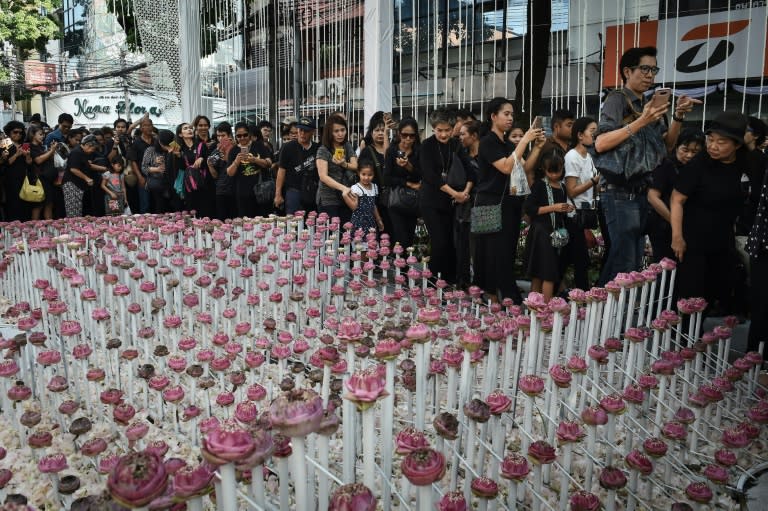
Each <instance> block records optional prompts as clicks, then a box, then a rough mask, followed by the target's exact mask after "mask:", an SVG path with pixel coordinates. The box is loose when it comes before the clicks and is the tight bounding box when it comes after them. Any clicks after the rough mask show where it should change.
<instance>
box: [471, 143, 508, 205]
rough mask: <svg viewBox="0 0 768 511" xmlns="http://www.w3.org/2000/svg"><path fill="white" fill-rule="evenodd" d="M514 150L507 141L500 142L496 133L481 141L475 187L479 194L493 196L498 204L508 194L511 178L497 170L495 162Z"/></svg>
mask: <svg viewBox="0 0 768 511" xmlns="http://www.w3.org/2000/svg"><path fill="white" fill-rule="evenodd" d="M514 150H515V144H513V143H512V142H510V141H509V140H506V139H505V140H500V139H499V137H498V135H496V133H494V132H490V133H488V134H487V135H486V136H484V137H483V138H481V139H480V148H479V150H478V153H477V162H478V168H477V178H478V181H477V185H476V186H475V189H476V190H477V193H478V194H484V195H492V196H494V197H495V198H496V202H497V203H498V202H499V201H500V200H501V198H502V196H503V195H504V194H505V193H507V187H508V186H509V176H508V175H507V174H504V173H502V172H500V171H499V170H498V169H496V167H494V166H493V162H495V161H499V160H502V159H504V158H507V157H509V155H510V154H512V152H513V151H514ZM492 202H493V201H492Z"/></svg>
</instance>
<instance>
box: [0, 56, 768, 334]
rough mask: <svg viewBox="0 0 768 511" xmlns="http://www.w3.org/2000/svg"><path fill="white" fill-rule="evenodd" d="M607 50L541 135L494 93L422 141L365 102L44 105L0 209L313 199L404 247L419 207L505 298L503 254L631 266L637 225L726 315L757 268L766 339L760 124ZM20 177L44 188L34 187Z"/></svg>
mask: <svg viewBox="0 0 768 511" xmlns="http://www.w3.org/2000/svg"><path fill="white" fill-rule="evenodd" d="M619 67H620V73H621V78H622V80H623V86H622V87H620V88H618V89H616V90H614V91H612V92H610V93H609V94H608V95H607V96H606V98H605V100H604V103H603V105H602V108H601V111H600V115H599V117H597V118H593V117H580V118H575V116H574V114H573V113H572V112H570V111H567V110H557V111H555V112H553V115H552V116H551V133H550V136H546V133H545V130H544V129H543V128H542V126H541V122H540V120H539V118H535V119H534V120H533V121H532V122H531V126H530V127H528V128H526V127H522V126H520V125H518V124H515V112H514V110H513V106H512V102H511V101H509V100H507V99H505V98H494V99H492V100H490V101H489V102H488V104H487V106H486V107H485V108H484V111H485V114H486V118H485V119H483V120H482V121H479V120H476V119H475V117H474V115H473V114H472V113H471V112H468V111H448V110H443V109H437V110H435V111H433V112H432V113H431V114H430V116H429V123H430V128H431V130H430V132H431V135H430V136H429V137H426V138H425V139H424V140H422V138H423V137H422V134H423V133H424V132H425V130H424V129H423V128H424V127H423V126H419V123H418V122H417V121H416V120H415V119H413V118H407V117H406V118H402V119H399V120H398V121H395V120H394V119H393V118H392V116H391V115H390V114H388V113H384V112H378V113H376V114H375V115H374V116H373V117H372V118H371V119H370V121H369V123H368V126H367V130H366V133H365V136H364V138H363V140H362V141H361V143H360V144H359V145H358V146H357V147H355V146H353V144H352V143H351V142H350V138H349V129H348V125H347V120H346V118H345V116H344V114H343V113H340V112H337V113H334V114H332V115H330V116H328V117H327V118H326V119H325V122H324V125H323V126H322V129H321V130H318V126H317V125H316V120H315V119H312V118H307V117H302V118H289V119H286V120H285V121H284V122H283V123H282V125H281V126H280V132H279V140H273V139H272V132H273V130H274V127H273V126H272V125H271V124H270V123H269V122H266V121H264V122H262V123H260V124H258V125H251V124H248V123H245V122H238V123H236V124H235V125H234V126H232V125H230V124H229V123H228V122H222V123H220V124H218V125H216V126H215V127H214V126H212V124H211V122H210V120H209V119H208V118H207V117H205V116H202V115H200V116H197V117H196V118H195V119H194V120H192V122H190V123H187V122H184V123H181V124H179V125H178V126H177V127H176V130H175V132H172V131H169V130H164V129H161V130H157V129H155V127H154V126H153V123H152V121H151V119H150V118H149V117H147V116H145V117H142V118H141V119H139V120H138V121H137V122H136V123H134V124H129V122H128V121H126V120H124V119H117V120H115V121H114V123H113V126H112V127H104V128H102V129H99V130H91V131H89V130H85V129H74V128H73V118H72V116H70V115H68V114H62V115H61V116H59V119H58V123H57V126H56V128H55V129H54V130H53V131H50V130H47V129H46V127H45V126H43V125H41V123H40V122H39V118H38V120H37V122H34V123H31V124H30V126H28V127H27V126H25V125H24V124H23V123H21V122H18V121H11V122H10V123H8V124H7V125H6V126H5V127H4V133H5V135H6V136H7V140H5V141H4V142H3V146H4V148H3V151H2V156H1V157H0V175H2V178H3V189H4V220H6V221H12V220H29V219H48V218H56V217H61V216H68V217H70V216H81V215H96V216H100V215H119V214H128V213H130V212H134V213H150V212H151V213H164V212H170V211H178V210H194V211H195V213H196V214H197V215H198V216H199V217H210V218H218V219H220V220H227V219H230V218H233V217H236V216H250V217H253V216H261V215H269V214H274V213H277V214H287V215H293V214H295V213H296V212H297V211H311V210H316V211H318V212H325V213H327V214H328V215H330V216H332V217H339V218H340V219H341V221H342V222H343V223H346V222H351V223H352V225H353V226H354V228H356V229H362V230H364V231H368V230H375V231H378V232H381V233H383V232H386V233H387V234H388V235H389V237H390V239H391V241H392V243H393V244H395V243H399V244H400V245H402V246H404V247H409V246H412V245H413V242H414V230H415V226H416V223H417V219H418V218H422V219H423V222H424V224H425V225H426V228H427V231H428V233H429V240H430V257H429V263H428V264H429V267H430V269H431V271H432V273H433V275H435V276H437V275H439V276H440V277H441V278H442V279H444V280H446V281H447V282H449V283H451V284H454V285H456V286H457V287H460V288H467V287H469V286H470V285H477V286H479V287H480V288H481V289H483V290H484V291H485V293H486V298H487V299H489V300H499V299H504V298H510V299H512V300H513V301H514V302H517V303H519V302H520V301H521V300H522V297H521V293H520V290H519V288H518V285H517V278H518V277H519V276H522V275H517V274H516V267H517V268H518V269H519V268H522V271H523V272H524V273H525V274H526V276H527V277H528V278H530V280H531V287H532V289H533V290H535V291H540V292H542V293H543V294H544V295H545V296H546V297H551V296H554V295H557V294H559V293H561V292H563V290H564V289H565V287H566V285H572V286H574V287H580V288H589V287H590V286H591V285H592V284H597V285H604V284H605V283H606V282H608V281H609V280H611V279H612V278H613V277H614V276H615V275H616V274H617V273H621V272H630V271H634V270H639V269H641V268H642V267H643V265H644V264H646V263H647V256H648V254H647V243H646V240H647V239H648V240H650V246H651V247H652V252H651V255H650V257H651V258H652V260H654V261H659V260H661V259H662V258H665V257H667V258H673V259H676V260H677V262H678V264H679V266H678V268H679V271H678V285H677V294H678V295H679V296H681V297H686V296H704V297H705V298H706V299H707V301H708V302H709V303H710V307H711V308H712V311H724V312H732V311H733V310H734V307H735V306H736V304H737V303H738V302H739V296H738V295H739V293H741V294H747V293H749V292H750V291H747V288H746V287H745V288H744V289H741V290H739V289H738V287H735V286H734V282H736V281H738V280H739V279H738V278H737V268H743V270H742V271H743V272H744V273H745V274H749V275H751V278H752V286H751V295H750V298H749V300H748V303H749V305H750V306H751V307H752V310H753V314H752V321H753V323H752V324H753V328H752V330H753V331H754V335H751V336H750V342H751V343H753V344H754V343H756V342H757V340H758V339H762V340H765V339H768V325H766V318H768V304H767V301H768V298H766V291H765V288H766V284H768V241H766V239H767V238H768V212H767V211H766V207H768V205H767V204H766V202H767V201H768V199H767V198H766V195H768V185H766V164H767V162H768V157H766V154H765V152H764V149H765V140H766V126H765V124H764V123H763V122H762V121H760V119H757V118H755V117H749V118H748V117H745V116H744V115H742V114H740V113H734V112H724V113H721V114H719V115H717V116H716V118H714V119H713V120H711V121H710V122H709V123H708V128H707V130H706V132H701V131H699V130H697V129H692V128H687V129H683V124H684V121H685V117H686V115H687V114H688V113H689V112H691V111H692V110H693V109H694V108H696V107H697V106H698V104H699V103H700V101H698V100H695V99H692V98H688V97H686V96H679V97H677V98H676V99H675V101H674V103H673V104H672V103H670V102H669V97H667V98H666V100H665V98H664V97H663V95H662V94H650V93H649V91H650V90H651V89H652V88H653V86H654V83H655V75H656V74H657V73H658V70H659V68H658V67H657V60H656V49H655V48H652V47H648V48H632V49H630V50H628V51H627V52H625V53H624V55H623V56H622V58H621V60H620V63H619ZM657 93H658V91H657ZM657 95H658V96H659V98H657V97H656V96H657ZM670 113H671V115H670ZM33 187H37V188H39V187H41V188H42V192H40V193H38V195H36V196H35V197H39V196H43V198H42V199H40V200H37V201H35V202H31V201H30V200H29V198H30V197H32V196H33V195H30V193H32V188H33ZM22 197H24V198H22ZM526 224H527V226H528V227H527V229H525V243H524V249H523V250H519V246H520V245H521V244H520V243H519V240H520V234H521V226H522V227H525V226H526ZM598 228H599V229H600V232H601V233H602V237H603V239H604V243H605V248H606V250H605V257H604V259H603V261H602V264H601V271H600V274H599V277H598V278H597V279H596V282H592V281H591V280H590V274H589V268H590V258H589V254H588V246H589V245H590V243H591V242H593V234H594V232H596V230H597V229H598ZM518 259H519V260H520V262H521V264H519V265H516V261H517V260H518ZM571 266H572V267H573V278H572V279H571V281H570V282H568V283H566V279H565V275H566V270H567V268H569V267H571ZM742 280H746V279H742ZM744 301H747V300H744ZM757 311H759V312H757ZM752 347H754V346H752Z"/></svg>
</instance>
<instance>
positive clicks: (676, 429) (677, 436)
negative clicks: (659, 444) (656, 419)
mask: <svg viewBox="0 0 768 511" xmlns="http://www.w3.org/2000/svg"><path fill="white" fill-rule="evenodd" d="M661 434H662V435H663V436H664V438H667V439H669V440H676V441H683V440H685V439H686V438H687V437H688V430H687V428H686V427H685V424H683V423H682V422H678V421H669V422H666V423H665V424H664V425H663V426H662V428H661Z"/></svg>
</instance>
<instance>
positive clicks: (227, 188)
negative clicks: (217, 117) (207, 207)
mask: <svg viewBox="0 0 768 511" xmlns="http://www.w3.org/2000/svg"><path fill="white" fill-rule="evenodd" d="M216 140H217V142H218V143H217V145H216V147H215V148H214V149H213V151H211V155H210V156H209V157H208V160H207V163H208V171H209V172H210V173H211V176H212V177H213V179H215V180H216V218H218V219H219V220H222V221H223V220H227V219H228V218H235V217H236V216H237V202H236V201H235V183H234V180H233V179H232V178H231V177H229V175H227V160H228V159H229V153H230V152H231V151H232V148H233V146H234V145H235V143H234V141H233V140H232V126H231V125H230V124H229V123H228V122H222V123H221V124H219V125H218V126H216Z"/></svg>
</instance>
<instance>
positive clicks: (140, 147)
mask: <svg viewBox="0 0 768 511" xmlns="http://www.w3.org/2000/svg"><path fill="white" fill-rule="evenodd" d="M154 143H155V139H154V137H153V138H152V142H150V143H149V144H147V143H146V142H144V139H143V138H141V137H136V139H135V140H134V141H133V144H131V146H130V150H129V151H127V155H126V157H127V158H128V159H129V160H131V161H135V162H136V164H137V165H138V166H139V169H141V162H142V161H144V153H145V152H146V151H147V148H148V147H150V146H152V145H154Z"/></svg>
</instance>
